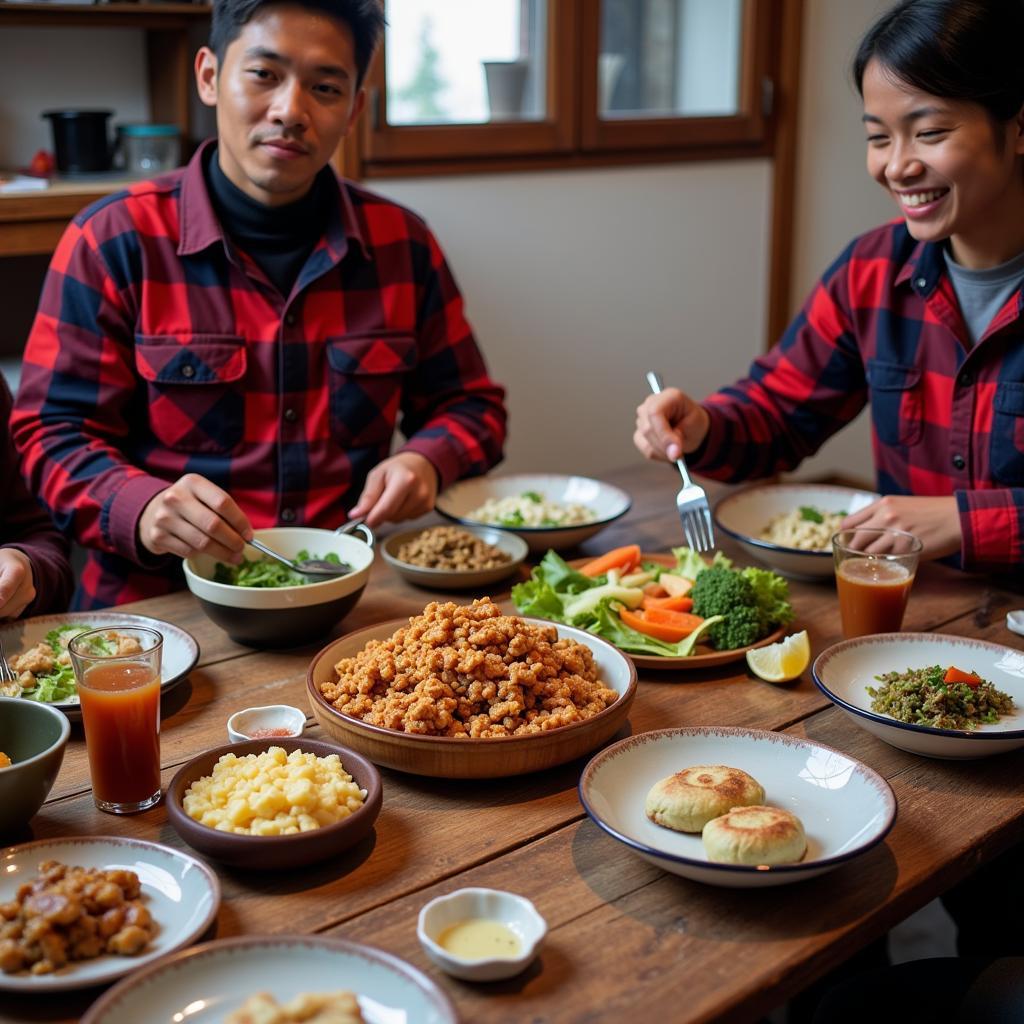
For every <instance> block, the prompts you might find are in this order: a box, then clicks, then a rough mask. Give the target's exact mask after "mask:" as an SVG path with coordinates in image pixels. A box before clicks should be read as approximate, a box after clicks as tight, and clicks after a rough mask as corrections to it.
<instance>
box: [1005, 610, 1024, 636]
mask: <svg viewBox="0 0 1024 1024" xmlns="http://www.w3.org/2000/svg"><path fill="white" fill-rule="evenodd" d="M1006 628H1007V629H1008V630H1009V631H1010V632H1011V633H1017V634H1019V635H1020V636H1024V608H1018V609H1016V610H1015V611H1012V612H1007V613H1006Z"/></svg>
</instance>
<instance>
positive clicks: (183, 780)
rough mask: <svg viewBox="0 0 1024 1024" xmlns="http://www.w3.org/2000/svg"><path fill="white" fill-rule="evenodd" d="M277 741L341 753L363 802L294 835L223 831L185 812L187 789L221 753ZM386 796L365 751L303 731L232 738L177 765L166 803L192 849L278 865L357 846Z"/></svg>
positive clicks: (249, 864)
mask: <svg viewBox="0 0 1024 1024" xmlns="http://www.w3.org/2000/svg"><path fill="white" fill-rule="evenodd" d="M272 746H274V747H283V748H284V749H285V750H286V751H288V753H291V752H292V751H293V750H301V751H303V752H304V753H308V754H316V755H317V756H318V757H326V756H327V755H328V754H337V755H338V756H339V757H340V758H341V763H342V766H343V767H344V769H345V771H347V772H348V773H349V775H351V776H352V779H353V781H354V782H355V783H356V785H357V786H359V788H360V789H365V790H366V799H365V801H364V802H363V806H362V807H361V808H359V810H358V811H356V812H354V813H353V814H350V815H349V816H348V817H347V818H343V819H342V820H341V821H339V822H336V823H335V824H333V825H325V826H324V827H323V828H318V829H313V830H312V831H310V832H299V833H298V834H296V835H289V836H246V835H239V834H237V833H234V832H219V831H218V830H217V829H215V828H210V827H209V826H208V825H200V824H199V822H198V821H194V820H193V819H192V818H190V817H189V816H188V815H187V814H186V813H185V810H184V808H183V807H182V799H183V798H184V796H185V790H187V789H188V787H189V786H190V785H191V784H192V783H193V782H195V781H196V779H199V778H202V777H203V776H204V775H209V774H210V773H211V772H212V771H213V766H214V765H215V764H216V763H217V761H218V759H219V758H220V757H221V756H222V755H224V754H235V755H237V756H238V757H241V756H243V755H244V754H259V753H261V752H262V751H264V750H266V749H267V748H268V747H272ZM382 798H383V790H382V788H381V782H380V773H379V772H378V771H377V769H376V768H374V766H373V765H372V764H370V762H369V761H368V760H367V759H366V758H365V757H362V756H361V755H360V754H357V753H356V752H355V751H354V750H351V749H348V748H346V747H341V746H338V745H337V744H336V743H327V742H324V741H323V740H311V739H305V738H304V737H301V736H298V737H295V738H294V739H284V738H282V739H277V738H274V739H267V740H246V741H245V742H244V743H227V744H225V745H224V746H222V747H214V748H213V749H212V750H207V751H206V752H205V753H203V754H200V755H199V756H198V757H194V758H192V760H191V761H188V762H186V763H185V764H184V765H182V766H181V768H179V769H178V772H177V774H176V775H175V776H174V778H173V779H171V784H170V786H169V787H168V788H167V799H166V804H167V817H168V818H169V819H170V822H171V824H172V825H173V826H174V829H175V831H176V832H177V833H178V835H180V836H181V838H182V839H184V840H185V842H186V843H188V844H189V846H191V847H192V848H193V849H195V850H198V851H199V852H200V853H203V854H205V855H206V856H207V857H210V858H212V859H213V860H218V861H220V862H221V863H223V864H230V865H232V866H234V867H240V868H254V869H256V870H264V869H270V870H273V869H277V868H292V867H302V866H303V865H305V864H313V863H315V862H316V861H322V860H326V859H327V858H328V857H333V856H334V855H336V854H339V853H341V852H342V851H344V850H347V849H348V848H349V847H351V846H355V844H356V843H358V842H359V840H360V839H362V838H363V837H364V836H366V835H367V834H368V833H369V832H370V830H371V829H372V828H373V823H374V822H375V821H376V820H377V815H378V814H379V813H380V806H381V801H382Z"/></svg>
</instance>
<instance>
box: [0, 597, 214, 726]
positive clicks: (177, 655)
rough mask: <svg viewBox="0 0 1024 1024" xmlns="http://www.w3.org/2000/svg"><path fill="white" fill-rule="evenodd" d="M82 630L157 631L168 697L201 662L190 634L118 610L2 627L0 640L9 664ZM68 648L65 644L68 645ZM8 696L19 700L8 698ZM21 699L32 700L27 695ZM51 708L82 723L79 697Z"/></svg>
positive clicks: (39, 617)
mask: <svg viewBox="0 0 1024 1024" xmlns="http://www.w3.org/2000/svg"><path fill="white" fill-rule="evenodd" d="M70 625H74V626H80V627H82V629H83V630H85V629H108V628H109V629H111V630H113V631H114V632H116V631H117V627H118V626H132V627H135V628H138V627H144V628H146V629H155V630H156V631H157V632H158V633H159V634H160V635H161V636H162V637H163V638H164V647H163V652H162V655H161V667H160V692H161V693H166V692H167V691H168V690H170V689H171V688H172V687H174V686H177V685H178V683H180V682H181V681H182V680H183V679H184V678H185V677H186V676H187V675H188V674H189V672H191V671H192V669H193V668H195V665H196V662H197V661H198V660H199V644H198V642H197V641H196V638H195V637H194V636H193V635H192V634H191V633H189V632H188V631H187V630H184V629H182V628H181V627H180V626H176V625H174V623H172V622H165V621H164V620H163V619H153V618H150V616H148V615H130V614H127V613H120V612H118V611H117V610H116V609H114V610H111V611H102V612H67V613H65V614H63V615H36V616H33V617H32V618H30V619H21V620H20V621H18V622H8V623H6V624H4V625H2V626H0V640H2V641H3V648H4V651H5V653H6V655H7V660H8V662H11V661H14V660H15V659H16V658H17V656H18V655H21V654H24V653H25V652H26V651H28V650H29V649H30V648H33V647H35V646H36V645H37V644H39V643H41V642H43V641H45V640H46V635H47V634H48V633H50V632H52V631H53V630H57V629H60V628H61V627H62V626H70ZM74 635H75V634H74V633H73V632H71V631H68V632H66V633H65V634H64V637H65V641H66V640H67V639H68V638H70V637H72V636H74ZM64 646H65V647H66V646H67V645H66V642H65V645H64ZM7 696H17V694H8V695H7ZM21 696H22V697H23V698H24V699H26V700H29V699H31V698H29V697H26V696H25V694H24V693H22V694H21ZM45 703H48V704H49V705H50V706H51V707H55V708H59V709H60V710H61V711H63V712H64V714H66V715H67V716H68V718H69V719H71V721H72V722H80V721H81V720H82V709H81V706H80V704H79V701H78V694H77V693H75V694H72V695H71V696H69V697H64V698H62V699H59V700H54V701H46V702H45Z"/></svg>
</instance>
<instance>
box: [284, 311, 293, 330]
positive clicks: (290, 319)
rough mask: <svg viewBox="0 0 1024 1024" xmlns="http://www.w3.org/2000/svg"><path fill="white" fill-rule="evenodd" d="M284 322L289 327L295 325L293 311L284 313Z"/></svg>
mask: <svg viewBox="0 0 1024 1024" xmlns="http://www.w3.org/2000/svg"><path fill="white" fill-rule="evenodd" d="M284 322H285V323H286V324H287V325H288V326H289V327H294V326H295V314H294V313H285V316H284Z"/></svg>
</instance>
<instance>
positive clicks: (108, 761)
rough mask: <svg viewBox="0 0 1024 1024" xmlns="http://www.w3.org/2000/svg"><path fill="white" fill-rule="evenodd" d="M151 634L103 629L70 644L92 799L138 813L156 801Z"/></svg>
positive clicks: (154, 640)
mask: <svg viewBox="0 0 1024 1024" xmlns="http://www.w3.org/2000/svg"><path fill="white" fill-rule="evenodd" d="M163 644H164V638H163V637H162V636H161V635H160V634H159V633H158V632H157V631H156V630H155V629H145V628H140V627H137V626H105V627H104V628H103V629H90V630H89V631H88V632H85V633H79V634H78V635H77V636H75V637H73V638H72V640H71V642H70V643H69V644H68V653H69V654H70V655H71V665H72V667H73V668H74V671H75V682H76V684H77V686H78V699H79V701H80V703H81V706H82V725H83V726H84V727H85V747H86V751H87V752H88V755H89V775H90V777H91V778H92V793H93V799H94V800H95V801H96V806H97V807H98V808H99V809H100V810H101V811H107V812H108V813H110V814H135V813H136V812H138V811H145V810H148V809H149V808H150V807H153V806H154V805H155V804H157V803H159V802H160V656H161V653H162V651H163Z"/></svg>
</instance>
